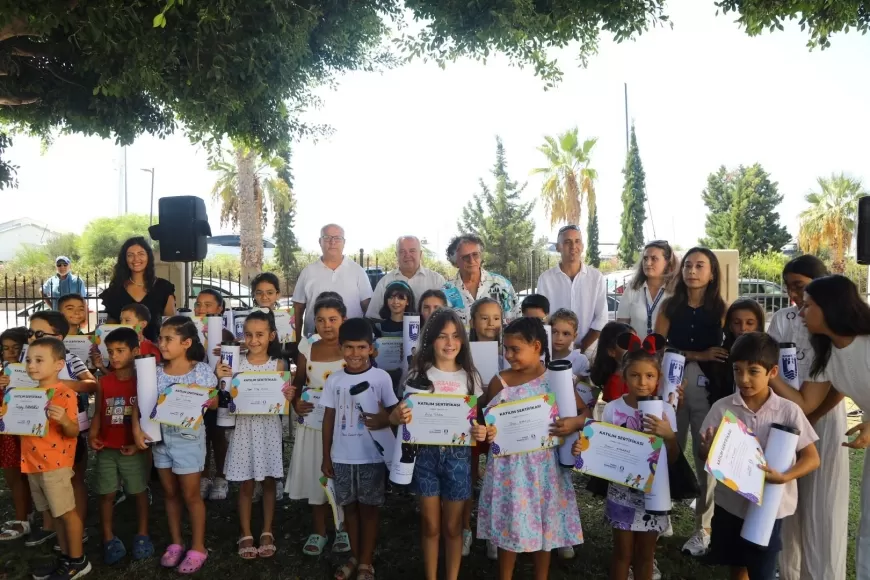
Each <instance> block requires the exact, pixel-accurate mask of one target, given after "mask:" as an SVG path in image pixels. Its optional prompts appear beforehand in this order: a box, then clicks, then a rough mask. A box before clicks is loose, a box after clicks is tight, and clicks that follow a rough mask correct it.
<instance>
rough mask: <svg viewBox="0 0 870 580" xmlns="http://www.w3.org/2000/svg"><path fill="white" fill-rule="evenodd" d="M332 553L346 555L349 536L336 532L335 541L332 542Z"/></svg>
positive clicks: (348, 549) (348, 547) (345, 533)
mask: <svg viewBox="0 0 870 580" xmlns="http://www.w3.org/2000/svg"><path fill="white" fill-rule="evenodd" d="M332 551H333V552H335V553H336V554H346V553H348V552H350V536H348V535H347V532H336V533H335V540H333V542H332Z"/></svg>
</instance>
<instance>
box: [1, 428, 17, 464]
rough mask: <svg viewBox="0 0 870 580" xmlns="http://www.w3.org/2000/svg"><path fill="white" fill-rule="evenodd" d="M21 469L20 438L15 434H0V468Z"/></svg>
mask: <svg viewBox="0 0 870 580" xmlns="http://www.w3.org/2000/svg"><path fill="white" fill-rule="evenodd" d="M15 467H17V468H18V469H21V439H19V438H18V436H17V435H0V468H2V469H12V468H15Z"/></svg>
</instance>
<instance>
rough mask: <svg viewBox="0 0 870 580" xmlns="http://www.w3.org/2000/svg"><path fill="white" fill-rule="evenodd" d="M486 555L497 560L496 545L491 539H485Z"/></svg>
mask: <svg viewBox="0 0 870 580" xmlns="http://www.w3.org/2000/svg"><path fill="white" fill-rule="evenodd" d="M486 557H487V558H489V559H490V560H498V546H496V545H495V544H493V543H492V540H487V541H486Z"/></svg>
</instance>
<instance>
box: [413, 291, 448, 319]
mask: <svg viewBox="0 0 870 580" xmlns="http://www.w3.org/2000/svg"><path fill="white" fill-rule="evenodd" d="M441 308H447V296H445V295H444V292H442V291H441V290H426V291H425V292H423V294H421V295H420V302H419V303H418V304H417V312H419V313H420V328H423V325H424V324H426V321H427V320H428V319H429V317H430V316H432V313H433V312H435V311H436V310H439V309H441Z"/></svg>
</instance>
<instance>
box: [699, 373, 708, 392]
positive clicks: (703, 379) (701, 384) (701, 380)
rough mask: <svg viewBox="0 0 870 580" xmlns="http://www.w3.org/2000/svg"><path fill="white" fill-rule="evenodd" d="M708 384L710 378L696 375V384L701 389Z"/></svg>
mask: <svg viewBox="0 0 870 580" xmlns="http://www.w3.org/2000/svg"><path fill="white" fill-rule="evenodd" d="M709 384H710V380H709V379H707V377H705V376H704V375H698V386H699V387H701V388H702V389H706V388H707V385H709Z"/></svg>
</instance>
